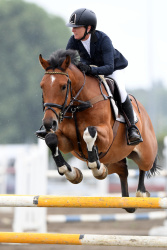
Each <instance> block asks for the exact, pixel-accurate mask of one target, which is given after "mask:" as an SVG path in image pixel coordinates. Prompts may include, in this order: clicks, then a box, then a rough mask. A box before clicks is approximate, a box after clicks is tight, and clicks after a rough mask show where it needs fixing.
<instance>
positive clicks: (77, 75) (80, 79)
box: [71, 70, 100, 100]
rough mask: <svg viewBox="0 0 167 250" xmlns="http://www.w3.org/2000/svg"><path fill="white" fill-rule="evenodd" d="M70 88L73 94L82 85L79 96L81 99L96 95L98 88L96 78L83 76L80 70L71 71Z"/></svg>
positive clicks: (98, 91)
mask: <svg viewBox="0 0 167 250" xmlns="http://www.w3.org/2000/svg"><path fill="white" fill-rule="evenodd" d="M71 80H72V89H73V95H76V94H77V93H78V91H79V90H80V89H81V88H82V87H83V86H84V87H83V89H82V91H81V93H80V95H79V97H80V98H81V100H88V99H91V98H92V97H95V96H96V95H99V93H100V89H99V87H98V80H97V79H96V78H95V77H89V76H86V75H85V76H84V75H83V73H81V72H80V71H79V72H78V70H77V72H73V76H72V79H71Z"/></svg>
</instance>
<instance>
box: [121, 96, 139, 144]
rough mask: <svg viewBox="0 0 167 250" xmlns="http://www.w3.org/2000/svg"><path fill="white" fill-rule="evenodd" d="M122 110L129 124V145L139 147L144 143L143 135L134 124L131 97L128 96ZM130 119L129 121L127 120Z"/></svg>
mask: <svg viewBox="0 0 167 250" xmlns="http://www.w3.org/2000/svg"><path fill="white" fill-rule="evenodd" d="M122 110H123V112H124V115H125V116H126V117H125V120H128V123H127V137H128V138H127V141H128V145H137V144H139V143H140V142H142V141H143V139H142V137H141V134H140V132H139V130H138V128H137V127H136V125H135V122H134V114H133V108H132V104H131V101H130V98H129V96H127V98H126V100H125V102H124V103H122ZM126 118H128V119H126Z"/></svg>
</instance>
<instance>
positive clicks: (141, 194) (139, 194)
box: [136, 190, 150, 197]
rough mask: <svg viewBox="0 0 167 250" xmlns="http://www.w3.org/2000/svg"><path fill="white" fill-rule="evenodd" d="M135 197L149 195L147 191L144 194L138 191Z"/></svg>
mask: <svg viewBox="0 0 167 250" xmlns="http://www.w3.org/2000/svg"><path fill="white" fill-rule="evenodd" d="M136 197H150V193H149V192H148V191H146V192H144V193H143V192H141V191H140V190H138V191H137V192H136Z"/></svg>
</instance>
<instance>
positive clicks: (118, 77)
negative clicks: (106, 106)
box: [109, 69, 127, 103]
mask: <svg viewBox="0 0 167 250" xmlns="http://www.w3.org/2000/svg"><path fill="white" fill-rule="evenodd" d="M124 70H125V69H121V70H116V71H114V72H113V73H112V75H109V77H112V78H113V79H114V80H115V81H116V82H117V85H118V88H119V91H120V95H121V102H122V103H123V102H125V100H126V97H127V92H126V89H125V71H124Z"/></svg>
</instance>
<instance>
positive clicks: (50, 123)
mask: <svg viewBox="0 0 167 250" xmlns="http://www.w3.org/2000/svg"><path fill="white" fill-rule="evenodd" d="M43 125H44V127H45V129H46V131H47V132H49V131H50V130H51V129H52V130H53V131H56V129H57V122H56V121H55V120H50V119H49V120H45V119H44V120H43Z"/></svg>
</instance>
